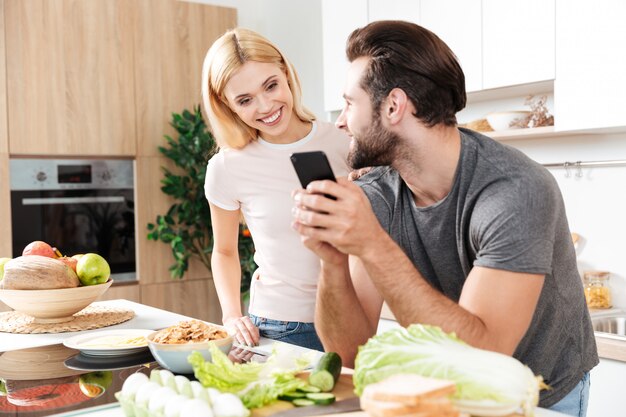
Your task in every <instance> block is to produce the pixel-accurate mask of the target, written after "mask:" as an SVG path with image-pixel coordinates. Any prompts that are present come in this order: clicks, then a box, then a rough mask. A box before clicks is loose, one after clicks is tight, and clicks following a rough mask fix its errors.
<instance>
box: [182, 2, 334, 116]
mask: <svg viewBox="0 0 626 417" xmlns="http://www.w3.org/2000/svg"><path fill="white" fill-rule="evenodd" d="M193 1H194V2H196V3H205V4H212V5H216V6H225V7H233V8H236V9H237V15H238V24H239V26H242V27H246V28H248V29H252V30H255V31H257V32H259V33H260V34H262V35H263V36H265V37H266V38H268V39H269V40H270V41H272V42H273V43H274V44H276V46H278V47H279V48H280V50H281V51H282V52H283V53H284V54H285V56H287V58H288V59H289V60H290V61H291V62H292V64H293V65H294V67H295V68H296V70H297V71H298V76H299V77H300V83H301V85H302V96H303V99H304V104H305V105H306V106H307V107H308V108H309V109H310V110H311V111H313V113H315V114H316V115H317V116H318V118H320V119H326V115H325V114H324V102H323V100H324V92H323V89H322V82H323V80H322V4H321V0H193ZM210 46H211V45H207V49H208V48H209V47H210Z"/></svg>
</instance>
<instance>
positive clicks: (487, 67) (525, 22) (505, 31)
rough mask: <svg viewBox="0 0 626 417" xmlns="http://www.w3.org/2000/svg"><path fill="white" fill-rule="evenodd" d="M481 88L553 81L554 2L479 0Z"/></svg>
mask: <svg viewBox="0 0 626 417" xmlns="http://www.w3.org/2000/svg"><path fill="white" fill-rule="evenodd" d="M482 7H483V10H482V16H483V22H482V28H483V52H482V53H483V88H484V89H488V88H498V87H505V86H510V85H516V84H526V83H533V82H538V81H544V80H551V79H554V77H555V0H525V1H521V0H483V1H482Z"/></svg>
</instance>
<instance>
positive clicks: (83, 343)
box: [63, 329, 154, 356]
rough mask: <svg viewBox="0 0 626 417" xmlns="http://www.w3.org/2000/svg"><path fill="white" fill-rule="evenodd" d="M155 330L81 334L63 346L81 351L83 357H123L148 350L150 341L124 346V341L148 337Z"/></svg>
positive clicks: (125, 330)
mask: <svg viewBox="0 0 626 417" xmlns="http://www.w3.org/2000/svg"><path fill="white" fill-rule="evenodd" d="M152 332H154V330H146V329H118V330H103V331H99V332H93V333H87V334H81V335H78V336H74V337H70V338H69V339H67V340H65V341H64V342H63V344H64V345H65V346H66V347H68V348H70V349H77V350H80V351H81V353H82V354H83V355H91V356H121V355H129V354H132V353H137V352H139V351H141V350H144V349H148V341H147V340H146V341H145V343H144V344H141V345H128V344H123V342H124V341H126V340H129V339H134V338H137V337H147V336H148V335H149V334H150V333H152Z"/></svg>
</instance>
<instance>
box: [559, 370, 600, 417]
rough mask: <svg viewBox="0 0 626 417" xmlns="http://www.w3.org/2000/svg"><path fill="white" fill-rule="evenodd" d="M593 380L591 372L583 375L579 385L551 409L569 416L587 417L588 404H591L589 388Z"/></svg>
mask: <svg viewBox="0 0 626 417" xmlns="http://www.w3.org/2000/svg"><path fill="white" fill-rule="evenodd" d="M590 385H591V380H590V378H589V372H587V373H586V374H585V375H583V379H581V380H580V382H579V383H578V385H576V386H575V387H574V389H573V390H571V391H570V392H569V394H567V395H566V396H565V397H563V398H562V399H561V401H559V402H558V403H556V404H554V405H553V406H552V407H550V410H552V411H558V412H559V413H563V414H568V415H570V416H574V417H585V416H586V415H587V404H589V386H590Z"/></svg>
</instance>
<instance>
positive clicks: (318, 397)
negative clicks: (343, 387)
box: [306, 392, 335, 405]
mask: <svg viewBox="0 0 626 417" xmlns="http://www.w3.org/2000/svg"><path fill="white" fill-rule="evenodd" d="M306 397H307V398H308V399H309V400H311V401H313V402H314V403H315V404H317V405H328V404H332V403H334V402H335V396H334V395H333V394H331V393H328V392H319V393H315V392H312V393H309V394H307V395H306Z"/></svg>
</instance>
